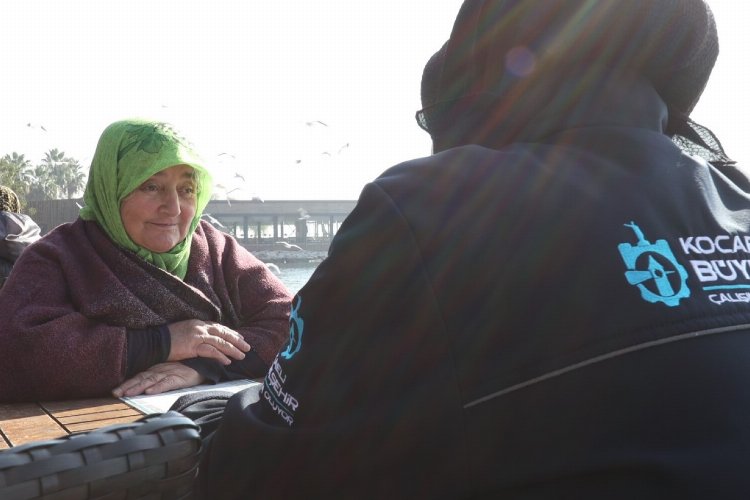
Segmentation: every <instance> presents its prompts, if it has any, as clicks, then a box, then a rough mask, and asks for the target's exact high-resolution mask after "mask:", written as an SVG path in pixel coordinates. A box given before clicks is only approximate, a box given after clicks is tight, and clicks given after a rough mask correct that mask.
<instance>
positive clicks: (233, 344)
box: [167, 319, 250, 365]
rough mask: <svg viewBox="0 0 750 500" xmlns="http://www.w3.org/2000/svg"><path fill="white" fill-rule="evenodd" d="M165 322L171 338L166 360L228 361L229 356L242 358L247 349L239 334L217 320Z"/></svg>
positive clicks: (225, 363) (248, 347)
mask: <svg viewBox="0 0 750 500" xmlns="http://www.w3.org/2000/svg"><path fill="white" fill-rule="evenodd" d="M167 326H168V327H169V336H170V340H171V348H170V349H169V356H168V357H167V361H179V360H181V359H189V358H197V357H202V358H211V359H215V360H216V361H218V362H219V363H221V364H223V365H228V364H229V363H231V362H232V360H231V359H230V358H234V359H243V358H244V357H245V353H246V352H247V351H249V350H250V344H248V343H247V342H245V339H243V338H242V335H240V334H239V333H237V332H235V331H234V330H232V329H231V328H229V327H227V326H224V325H221V324H219V323H212V322H206V321H200V320H197V319H188V320H185V321H178V322H176V323H170V324H169V325H167Z"/></svg>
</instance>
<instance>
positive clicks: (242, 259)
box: [0, 219, 291, 402]
mask: <svg viewBox="0 0 750 500" xmlns="http://www.w3.org/2000/svg"><path fill="white" fill-rule="evenodd" d="M290 300H291V297H290V294H289V292H288V290H287V289H286V287H285V286H284V285H283V284H282V283H281V282H280V281H279V280H278V279H277V278H276V277H275V276H274V275H273V273H271V272H270V271H269V270H268V269H267V268H266V266H265V265H264V264H263V263H262V262H260V261H259V260H258V259H256V258H255V257H254V256H253V255H252V254H250V253H249V252H248V251H247V250H245V249H244V248H243V247H241V246H240V245H239V244H238V243H237V241H236V240H234V239H233V238H232V237H231V236H229V235H227V234H224V233H222V232H220V231H218V230H216V229H214V228H213V227H212V226H211V225H210V224H207V223H205V222H202V223H201V224H200V225H199V226H198V228H197V229H196V232H195V235H194V236H193V241H192V246H191V253H190V261H189V264H188V271H187V275H186V276H185V280H184V281H180V280H179V279H178V278H177V277H175V276H173V275H171V274H169V273H168V272H166V271H164V270H162V269H160V268H157V267H156V266H153V265H151V264H149V263H147V262H145V261H144V260H143V259H141V258H140V257H138V256H136V255H135V254H133V253H131V252H129V251H125V250H122V249H121V248H119V247H118V246H116V245H115V244H113V243H112V241H111V240H110V239H109V237H108V236H107V235H106V234H105V233H104V231H103V230H102V229H101V228H100V227H99V225H98V224H97V223H95V222H91V221H83V220H81V219H79V220H77V221H75V222H73V223H70V224H64V225H62V226H59V227H58V228H56V229H54V230H53V231H51V232H50V233H49V234H47V235H46V236H45V237H44V238H42V239H41V240H40V241H38V242H37V243H36V244H34V245H32V246H30V247H29V248H28V249H27V250H26V251H25V252H24V253H23V255H22V256H21V258H20V259H19V260H18V261H17V262H16V267H15V269H14V271H13V274H12V275H11V277H10V278H9V279H8V281H7V282H6V284H5V286H4V287H3V288H2V289H0V402H9V401H21V400H38V399H63V398H78V397H90V396H101V395H106V394H108V393H109V391H111V390H112V389H113V388H114V387H116V386H117V385H118V384H120V383H121V382H122V381H123V380H124V379H125V373H126V370H127V366H126V365H127V346H126V333H125V331H126V328H134V329H141V328H147V327H153V326H158V325H163V324H165V323H172V322H175V321H180V320H185V319H191V318H196V319H201V320H205V321H216V322H219V323H222V324H224V325H227V326H229V327H231V328H233V329H235V330H237V331H238V332H240V333H241V334H242V335H243V336H244V338H245V339H246V340H247V342H248V343H249V344H250V345H251V346H252V347H253V349H255V351H256V352H257V354H258V355H259V357H260V358H261V359H262V360H263V361H264V362H266V363H269V362H270V361H271V360H272V359H273V357H274V356H275V354H276V352H277V351H278V349H279V347H280V346H281V344H282V343H283V342H284V340H286V338H287V332H288V318H289V310H290V307H289V305H290Z"/></svg>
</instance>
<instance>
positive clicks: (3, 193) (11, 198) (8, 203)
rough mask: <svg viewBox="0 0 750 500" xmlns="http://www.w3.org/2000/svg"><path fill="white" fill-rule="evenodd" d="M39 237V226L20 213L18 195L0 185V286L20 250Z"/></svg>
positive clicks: (0, 286)
mask: <svg viewBox="0 0 750 500" xmlns="http://www.w3.org/2000/svg"><path fill="white" fill-rule="evenodd" d="M38 239H39V226H38V225H37V224H36V222H34V221H33V220H32V219H31V217H29V216H28V215H26V214H22V213H21V202H20V200H19V199H18V195H16V193H15V192H13V190H12V189H10V188H9V187H6V186H0V288H2V286H3V284H5V280H6V279H7V278H8V276H9V275H10V271H11V269H12V268H13V264H14V263H15V262H16V259H18V256H19V255H21V252H22V251H23V250H24V249H25V248H26V247H27V246H29V245H31V244H32V243H34V242H35V241H36V240H38Z"/></svg>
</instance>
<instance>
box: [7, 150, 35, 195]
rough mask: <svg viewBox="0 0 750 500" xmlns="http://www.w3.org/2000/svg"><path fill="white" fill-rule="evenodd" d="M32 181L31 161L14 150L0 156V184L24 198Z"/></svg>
mask: <svg viewBox="0 0 750 500" xmlns="http://www.w3.org/2000/svg"><path fill="white" fill-rule="evenodd" d="M32 181H33V174H32V168H31V162H30V161H29V160H27V159H26V158H25V157H24V155H20V154H18V153H16V152H13V153H12V154H9V155H8V154H6V155H5V156H3V157H2V158H0V184H2V185H3V186H8V187H9V188H11V189H12V190H13V191H15V192H16V194H18V196H19V197H20V198H22V199H23V198H24V197H25V195H26V193H28V192H29V188H30V186H31V183H32Z"/></svg>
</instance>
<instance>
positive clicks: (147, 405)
mask: <svg viewBox="0 0 750 500" xmlns="http://www.w3.org/2000/svg"><path fill="white" fill-rule="evenodd" d="M262 386H263V382H262V381H261V380H232V381H229V382H222V383H219V384H207V385H196V386H194V387H188V388H186V389H177V390H176V391H169V392H162V393H161V394H150V395H146V394H144V395H140V396H126V397H122V398H120V399H121V400H123V401H124V402H125V403H127V404H129V405H130V406H132V407H134V408H135V409H137V410H140V411H142V412H143V413H145V414H150V413H164V412H166V411H167V410H169V407H170V406H172V404H173V403H174V402H175V401H177V398H179V397H180V396H183V395H185V394H192V393H194V392H206V391H226V392H231V393H237V392H239V391H242V390H244V389H248V388H251V387H252V388H253V389H255V391H256V392H260V388H261V387H262Z"/></svg>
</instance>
